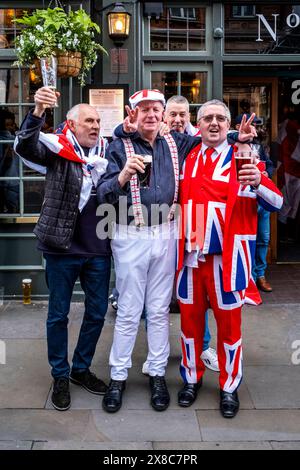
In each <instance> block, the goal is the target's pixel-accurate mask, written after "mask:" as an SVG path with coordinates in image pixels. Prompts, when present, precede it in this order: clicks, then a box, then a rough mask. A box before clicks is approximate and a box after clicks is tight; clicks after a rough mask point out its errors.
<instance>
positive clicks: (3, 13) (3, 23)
mask: <svg viewBox="0 0 300 470" xmlns="http://www.w3.org/2000/svg"><path fill="white" fill-rule="evenodd" d="M26 10H27V11H29V12H30V11H32V10H29V9H26ZM23 14H24V10H23V8H5V9H4V8H0V49H13V48H14V40H15V39H16V37H17V35H18V34H19V33H20V30H21V28H22V27H23V26H22V25H19V24H18V23H15V22H14V20H15V19H16V18H20V17H21V16H23Z"/></svg>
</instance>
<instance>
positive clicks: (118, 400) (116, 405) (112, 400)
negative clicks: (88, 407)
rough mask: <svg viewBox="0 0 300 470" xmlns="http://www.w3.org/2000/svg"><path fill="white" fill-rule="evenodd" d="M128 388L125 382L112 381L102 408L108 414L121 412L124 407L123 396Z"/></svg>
mask: <svg viewBox="0 0 300 470" xmlns="http://www.w3.org/2000/svg"><path fill="white" fill-rule="evenodd" d="M125 387H126V381H125V380H111V381H110V384H109V386H108V389H107V390H106V392H105V395H104V397H103V400H102V408H103V409H104V410H105V411H107V412H108V413H115V412H116V411H119V409H120V408H121V406H122V394H123V391H124V390H125Z"/></svg>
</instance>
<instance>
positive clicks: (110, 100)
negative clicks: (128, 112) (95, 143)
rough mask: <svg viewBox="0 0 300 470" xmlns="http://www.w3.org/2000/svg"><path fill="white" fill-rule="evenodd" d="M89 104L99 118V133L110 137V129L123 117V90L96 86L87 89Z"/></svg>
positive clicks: (121, 120)
mask: <svg viewBox="0 0 300 470" xmlns="http://www.w3.org/2000/svg"><path fill="white" fill-rule="evenodd" d="M89 104H90V105H91V106H94V107H95V108H96V110H97V111H98V113H99V115H100V118H101V135H103V136H105V137H111V136H112V131H113V129H114V128H115V126H117V125H118V124H120V123H121V122H123V119H124V90H123V89H121V88H120V89H116V88H112V89H109V88H103V89H100V88H96V89H90V90H89Z"/></svg>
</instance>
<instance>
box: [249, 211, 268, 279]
mask: <svg viewBox="0 0 300 470" xmlns="http://www.w3.org/2000/svg"><path fill="white" fill-rule="evenodd" d="M269 241H270V212H268V211H267V210H266V209H264V208H263V207H261V206H258V210H257V236H256V251H255V260H254V262H253V267H252V277H253V279H254V281H256V279H257V278H258V277H262V276H264V275H265V271H266V269H267V254H268V247H269Z"/></svg>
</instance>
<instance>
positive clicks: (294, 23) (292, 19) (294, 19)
mask: <svg viewBox="0 0 300 470" xmlns="http://www.w3.org/2000/svg"><path fill="white" fill-rule="evenodd" d="M286 24H287V25H288V26H289V27H290V28H298V26H299V24H300V16H299V15H296V13H291V14H290V15H289V16H288V17H287V19H286Z"/></svg>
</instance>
